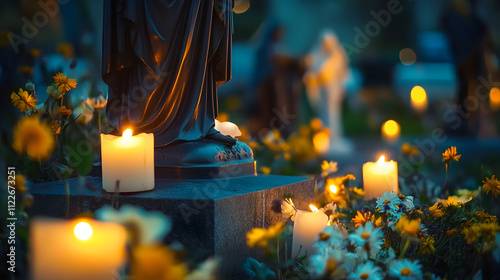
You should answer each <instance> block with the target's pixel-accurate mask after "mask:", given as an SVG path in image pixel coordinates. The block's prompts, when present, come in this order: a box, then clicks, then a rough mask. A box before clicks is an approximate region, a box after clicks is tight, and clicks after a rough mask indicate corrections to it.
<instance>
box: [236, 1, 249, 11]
mask: <svg viewBox="0 0 500 280" xmlns="http://www.w3.org/2000/svg"><path fill="white" fill-rule="evenodd" d="M249 8H250V0H235V1H234V7H233V12H234V13H236V14H242V13H244V12H246V11H247V10H248V9H249Z"/></svg>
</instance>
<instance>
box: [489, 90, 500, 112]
mask: <svg viewBox="0 0 500 280" xmlns="http://www.w3.org/2000/svg"><path fill="white" fill-rule="evenodd" d="M490 108H491V109H492V110H493V111H497V110H498V109H500V89H499V88H497V87H493V88H491V90H490Z"/></svg>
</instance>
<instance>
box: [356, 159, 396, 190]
mask: <svg viewBox="0 0 500 280" xmlns="http://www.w3.org/2000/svg"><path fill="white" fill-rule="evenodd" d="M363 186H364V189H365V196H364V198H365V200H370V199H372V198H378V197H380V196H382V194H384V192H390V191H394V192H396V193H397V192H398V164H397V162H395V161H392V160H391V161H389V162H386V161H385V157H384V156H381V157H380V159H379V160H378V161H377V162H367V163H365V164H363Z"/></svg>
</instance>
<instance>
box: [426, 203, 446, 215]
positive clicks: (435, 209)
mask: <svg viewBox="0 0 500 280" xmlns="http://www.w3.org/2000/svg"><path fill="white" fill-rule="evenodd" d="M429 211H431V216H432V217H436V218H439V217H441V216H443V215H444V211H443V210H441V204H440V203H439V202H436V203H434V205H432V206H431V207H429Z"/></svg>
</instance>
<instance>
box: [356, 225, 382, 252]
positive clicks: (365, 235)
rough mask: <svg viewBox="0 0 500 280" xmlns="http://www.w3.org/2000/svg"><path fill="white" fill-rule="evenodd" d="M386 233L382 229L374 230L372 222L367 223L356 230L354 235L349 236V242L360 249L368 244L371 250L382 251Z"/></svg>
mask: <svg viewBox="0 0 500 280" xmlns="http://www.w3.org/2000/svg"><path fill="white" fill-rule="evenodd" d="M383 238H384V233H383V232H382V231H381V230H380V228H373V223H372V222H367V223H366V224H365V225H364V226H363V225H360V226H358V227H357V228H356V230H355V231H354V233H351V234H349V240H351V241H352V242H353V243H355V244H356V245H357V246H359V247H363V246H364V245H365V244H368V246H369V248H370V250H371V249H380V246H382V244H384V240H383Z"/></svg>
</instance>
